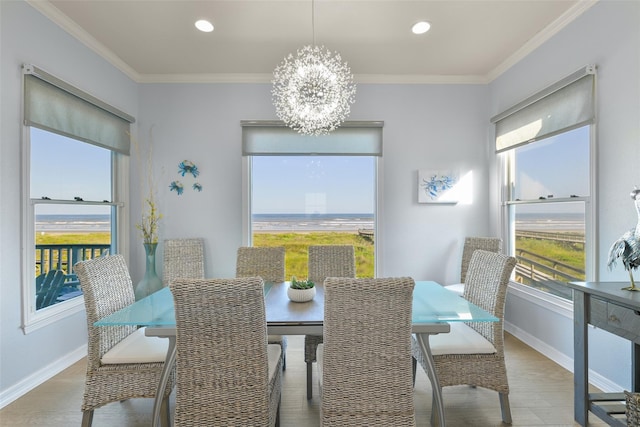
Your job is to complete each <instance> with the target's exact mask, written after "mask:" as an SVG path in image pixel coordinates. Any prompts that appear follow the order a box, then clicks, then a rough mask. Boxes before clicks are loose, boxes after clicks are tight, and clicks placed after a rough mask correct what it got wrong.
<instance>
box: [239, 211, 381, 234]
mask: <svg viewBox="0 0 640 427" xmlns="http://www.w3.org/2000/svg"><path fill="white" fill-rule="evenodd" d="M252 221H253V231H257V232H260V231H349V232H353V231H358V230H359V229H373V214H362V213H349V214H254V215H253V216H252Z"/></svg>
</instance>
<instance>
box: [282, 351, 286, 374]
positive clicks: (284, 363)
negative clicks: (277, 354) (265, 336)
mask: <svg viewBox="0 0 640 427" xmlns="http://www.w3.org/2000/svg"><path fill="white" fill-rule="evenodd" d="M282 370H283V371H286V370H287V353H285V351H284V348H283V349H282Z"/></svg>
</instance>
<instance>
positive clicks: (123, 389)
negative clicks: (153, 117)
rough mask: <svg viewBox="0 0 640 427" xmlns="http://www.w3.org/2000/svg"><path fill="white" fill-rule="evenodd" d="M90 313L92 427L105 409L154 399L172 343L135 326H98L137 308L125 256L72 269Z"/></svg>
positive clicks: (87, 394) (88, 403)
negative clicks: (130, 307) (97, 413)
mask: <svg viewBox="0 0 640 427" xmlns="http://www.w3.org/2000/svg"><path fill="white" fill-rule="evenodd" d="M74 271H75V273H76V274H77V276H78V280H79V281H80V286H81V287H82V291H83V293H84V304H85V308H86V311H87V330H88V334H89V338H88V343H87V347H88V356H87V373H86V379H85V387H84V396H83V398H82V407H81V408H82V412H83V414H82V426H83V427H87V426H90V425H91V423H92V420H93V412H94V410H95V409H96V408H99V407H101V406H103V405H106V404H107V403H111V402H118V401H122V400H126V399H131V398H139V397H148V398H153V397H155V394H156V389H157V388H158V383H159V382H160V377H161V374H162V370H163V367H164V360H165V358H166V355H167V349H168V344H169V341H168V340H166V339H164V338H158V337H147V336H145V335H144V328H139V329H138V328H137V327H136V326H109V327H106V326H94V325H93V324H94V322H96V321H98V320H100V319H102V318H103V317H105V316H107V315H109V314H112V313H114V312H116V311H118V310H120V309H121V308H124V307H126V306H128V305H130V304H133V303H134V302H135V296H134V293H133V285H132V283H131V277H130V276H129V271H128V269H127V265H126V263H125V260H124V257H123V256H122V255H119V254H118V255H112V256H105V257H101V258H95V259H91V260H87V261H82V262H79V263H77V264H76V265H75V266H74ZM174 382H175V375H174V372H172V373H171V375H170V377H169V380H168V383H167V388H166V391H165V395H164V396H163V400H162V411H163V414H164V419H163V421H164V423H165V425H167V426H168V425H169V421H170V415H169V394H170V393H171V390H172V389H173V385H174Z"/></svg>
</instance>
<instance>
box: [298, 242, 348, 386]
mask: <svg viewBox="0 0 640 427" xmlns="http://www.w3.org/2000/svg"><path fill="white" fill-rule="evenodd" d="M308 267H309V272H308V276H307V278H308V279H309V280H311V281H312V282H314V283H324V279H326V278H327V277H350V278H353V277H356V259H355V253H354V249H353V246H351V245H312V246H309V262H308ZM321 343H322V335H305V337H304V361H305V363H306V364H307V399H311V398H312V397H313V387H312V385H313V363H314V362H315V361H316V348H317V347H318V344H321Z"/></svg>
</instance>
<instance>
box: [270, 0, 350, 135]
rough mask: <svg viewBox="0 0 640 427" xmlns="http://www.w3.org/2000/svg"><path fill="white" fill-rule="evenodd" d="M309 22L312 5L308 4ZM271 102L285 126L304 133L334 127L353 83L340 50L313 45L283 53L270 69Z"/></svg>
mask: <svg viewBox="0 0 640 427" xmlns="http://www.w3.org/2000/svg"><path fill="white" fill-rule="evenodd" d="M312 24H313V6H312ZM272 83H273V89H272V91H271V94H272V95H273V104H274V106H275V107H276V114H277V115H278V117H279V118H280V119H281V120H282V121H284V122H285V124H286V125H287V126H289V127H290V128H292V129H294V130H296V131H298V132H299V133H302V134H306V135H316V136H317V135H323V134H327V133H329V132H331V131H333V130H335V129H336V128H337V127H338V126H340V124H341V123H342V122H343V121H344V120H345V119H346V118H347V117H348V116H349V112H350V111H351V104H353V103H354V101H355V95H356V85H355V83H354V82H353V75H352V74H351V70H350V69H349V67H348V66H347V63H346V62H344V63H343V62H342V58H341V57H340V54H339V53H337V52H335V53H332V52H331V51H329V50H328V49H326V48H325V47H324V46H316V45H315V28H314V43H313V45H308V46H304V47H303V48H302V49H298V51H297V52H296V55H295V56H294V55H293V54H289V55H287V57H286V58H285V59H284V61H283V62H282V63H280V65H279V66H278V67H276V69H275V70H274V72H273V81H272Z"/></svg>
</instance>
